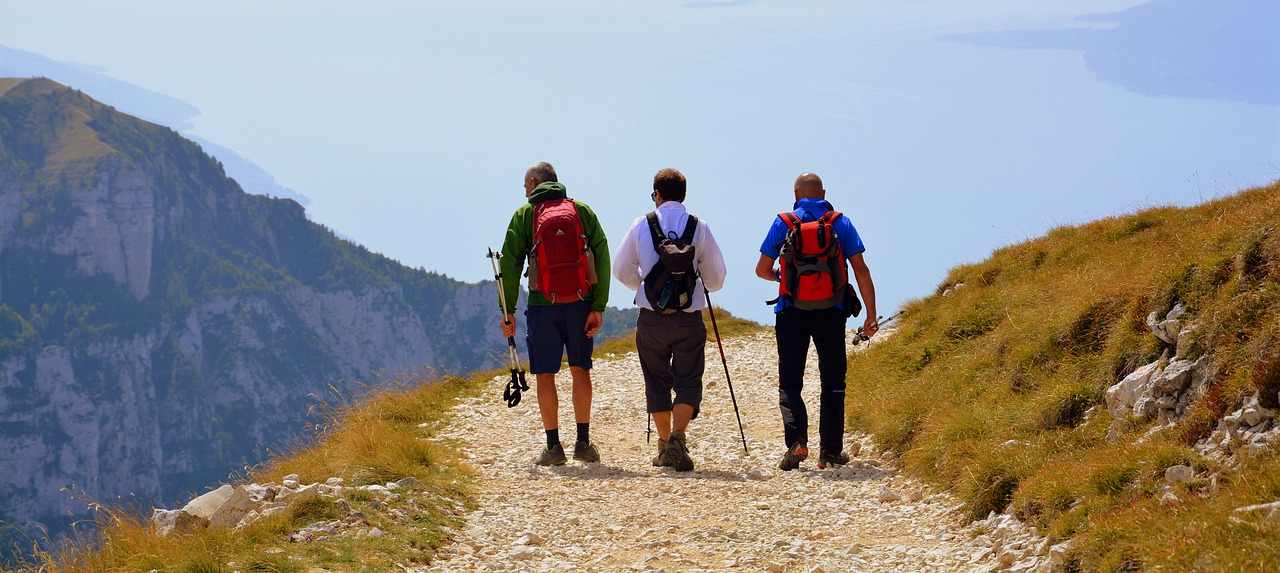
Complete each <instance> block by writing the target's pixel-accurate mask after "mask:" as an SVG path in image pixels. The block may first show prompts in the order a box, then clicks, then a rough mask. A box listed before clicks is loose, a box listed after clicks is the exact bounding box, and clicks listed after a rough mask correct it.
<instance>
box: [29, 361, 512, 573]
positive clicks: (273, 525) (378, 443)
mask: <svg viewBox="0 0 1280 573" xmlns="http://www.w3.org/2000/svg"><path fill="white" fill-rule="evenodd" d="M494 375H495V374H494V373H492V372H488V373H480V374H476V375H474V376H471V377H469V378H459V377H446V378H443V379H438V380H437V379H432V378H431V377H429V376H428V375H427V374H426V373H416V374H399V375H383V376H380V377H379V379H377V380H376V381H375V382H374V383H372V384H371V385H370V392H369V393H368V395H366V396H357V397H353V399H352V400H351V401H349V402H346V404H347V405H345V406H340V407H334V408H333V409H331V411H329V412H327V413H326V415H325V416H324V419H325V422H324V423H323V424H322V425H320V426H319V427H317V428H315V430H316V432H317V436H318V437H316V438H315V439H314V440H313V441H312V442H311V443H307V444H299V445H297V446H296V447H295V448H294V449H293V450H292V451H291V452H290V453H288V454H284V455H280V456H277V457H275V458H274V459H272V460H270V461H268V462H267V463H266V464H264V465H263V466H262V467H261V468H259V469H257V470H255V471H253V472H251V475H250V476H249V480H248V481H252V482H256V483H266V482H272V481H274V482H276V483H279V482H280V481H281V478H283V477H284V476H285V475H288V474H294V473H296V474H298V475H299V477H300V481H301V482H302V483H313V482H321V483H323V482H324V481H325V480H327V479H328V478H330V477H341V478H343V479H344V480H345V485H349V486H350V485H356V486H358V485H364V484H380V483H386V482H388V481H395V480H399V479H402V478H405V477H413V478H416V479H417V480H418V482H419V485H418V486H417V487H415V488H414V489H415V494H414V495H413V496H412V497H414V498H416V499H417V502H416V503H415V504H413V505H409V504H408V501H409V497H408V496H406V498H405V499H403V500H400V501H399V502H393V503H390V504H382V505H379V504H371V503H370V502H372V501H374V499H375V498H374V496H373V495H371V494H366V493H364V492H360V491H348V492H347V493H346V494H345V495H344V497H345V499H347V501H348V502H350V504H351V505H352V507H353V509H355V510H356V511H360V512H363V513H365V514H366V516H367V521H368V523H367V524H366V526H367V527H378V528H379V529H381V530H382V531H384V532H386V533H387V536H386V537H384V538H373V537H353V536H346V535H342V536H333V537H328V538H326V539H324V540H323V541H318V540H317V541H312V542H293V541H291V539H290V535H289V534H290V533H293V532H296V531H298V530H299V529H301V528H303V527H305V526H307V525H309V524H312V523H315V522H317V521H322V520H326V519H334V518H337V517H339V516H340V513H339V510H338V508H337V506H336V502H335V501H334V500H332V499H330V498H323V497H321V498H310V499H305V500H301V501H297V502H292V504H291V505H290V506H289V507H288V508H287V510H286V511H285V512H284V513H282V514H278V515H276V516H273V517H270V518H267V519H264V520H261V521H258V522H256V523H254V524H252V525H250V526H248V527H245V528H242V529H240V530H237V531H228V530H224V529H214V528H208V529H205V530H203V531H200V532H199V533H195V534H192V535H170V536H166V537H161V536H159V535H157V533H156V531H155V530H154V528H153V526H152V524H151V523H150V520H149V519H148V517H149V515H144V514H143V511H142V510H141V509H139V508H129V507H103V508H100V509H99V511H98V512H97V515H98V520H97V523H96V524H94V527H92V528H91V530H92V531H91V534H90V535H86V536H81V537H80V538H78V539H77V540H74V541H71V542H68V543H66V544H64V545H63V546H61V547H59V548H56V549H53V550H48V551H43V552H40V553H38V554H37V555H36V557H35V558H34V559H33V560H32V561H31V562H29V563H28V564H27V565H26V566H25V567H24V568H23V569H22V570H31V571H35V570H39V571H65V572H82V571H83V572H117V571H119V572H125V571H150V570H153V569H156V570H160V571H184V572H186V571H192V572H195V571H209V572H223V571H225V572H230V571H281V572H289V571H297V572H306V571H310V570H312V568H313V567H321V568H323V569H325V570H329V571H390V570H394V569H395V567H396V564H412V563H419V564H423V563H428V562H430V560H431V559H432V556H433V555H434V552H435V550H436V548H438V547H439V546H440V545H441V544H442V543H443V542H444V541H446V540H447V539H448V535H449V534H448V531H449V529H448V528H456V527H457V526H459V525H460V523H461V517H460V514H461V513H460V510H461V509H462V508H463V507H464V506H465V504H466V499H467V496H468V492H469V491H470V487H471V484H472V481H473V474H472V472H471V469H470V468H468V467H466V466H464V465H462V463H461V462H460V461H459V460H458V456H457V455H456V454H455V453H454V452H453V451H451V450H450V449H448V448H446V447H445V446H442V445H440V443H438V442H436V441H434V440H430V438H432V437H433V436H434V435H435V428H437V427H439V425H440V424H442V423H443V422H444V421H445V420H446V418H447V415H448V410H449V408H451V407H452V406H453V404H454V403H455V398H457V397H460V396H468V395H475V394H476V393H477V392H478V391H479V389H480V388H481V387H483V385H484V383H485V382H486V381H487V380H488V379H490V378H492V377H493V376H494ZM448 500H453V501H448ZM392 509H399V510H401V511H403V512H404V513H406V514H408V515H409V516H410V517H409V519H397V518H393V517H392V516H391V514H390V510H392Z"/></svg>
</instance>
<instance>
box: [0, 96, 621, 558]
mask: <svg viewBox="0 0 1280 573" xmlns="http://www.w3.org/2000/svg"><path fill="white" fill-rule="evenodd" d="M494 290H495V289H494V285H493V283H492V282H488V283H482V284H465V283H461V282H459V281H455V280H452V279H449V278H448V277H445V276H443V275H440V274H437V273H433V272H427V271H423V270H415V269H411V268H407V267H405V266H403V265H401V264H399V263H397V262H396V261H394V260H391V259H388V258H387V257H384V256H381V255H378V254H376V253H372V252H370V251H368V250H367V249H365V248H363V247H361V246H359V245H356V244H353V243H351V242H349V241H346V240H343V239H340V238H338V237H337V236H335V235H334V233H333V232H331V231H330V230H328V229H326V228H324V227H322V226H320V225H317V224H315V223H313V222H310V221H308V220H307V218H306V215H305V213H304V210H303V208H302V207H301V206H300V205H298V204H297V203H296V202H294V201H292V200H288V199H274V198H269V197H263V196H257V195H249V194H247V193H245V192H244V191H243V190H242V189H241V187H240V186H239V185H238V184H237V182H236V181H234V180H232V179H230V178H229V177H227V175H226V174H225V172H224V171H223V168H222V165H221V164H219V163H218V162H217V161H215V160H214V159H213V158H211V157H209V156H208V155H206V154H205V153H204V152H203V151H202V150H201V148H200V147H199V146H197V145H196V144H194V143H192V142H191V141H188V140H186V139H184V138H183V137H181V136H180V135H178V134H177V133H175V132H174V131H172V130H170V129H168V128H165V127H162V126H159V125H155V124H152V123H148V122H146V121H142V120H139V119H137V118H134V117H131V116H127V115H124V114H121V113H119V112H117V111H115V110H114V109H112V108H110V107H108V106H106V105H103V104H101V103H99V102H97V101H95V100H93V99H91V98H90V97H88V96H87V95H85V94H83V93H81V92H79V91H76V90H72V89H69V88H67V87H65V86H62V85H60V84H58V83H56V82H53V81H51V80H47V79H0V428H3V430H2V431H0V521H3V522H8V523H10V524H14V525H16V526H17V527H18V528H19V529H20V530H22V531H23V532H25V534H27V535H32V536H38V535H39V529H38V526H46V527H50V528H51V530H53V531H57V530H58V528H59V527H60V525H61V524H64V523H65V521H66V520H67V519H68V516H72V515H78V514H81V513H82V512H83V510H84V507H85V505H84V503H83V501H76V500H73V499H72V498H71V496H70V495H69V494H68V493H67V492H64V491H60V490H61V488H63V487H64V486H70V485H74V486H76V489H78V490H82V491H83V492H84V493H85V494H86V495H87V496H88V497H90V498H93V499H96V500H109V499H112V498H114V497H116V496H124V495H129V494H136V495H138V496H140V497H141V499H142V500H144V501H151V502H155V503H165V502H168V501H172V500H177V499H179V498H181V497H183V496H184V495H185V494H186V493H187V492H191V491H199V490H202V489H203V488H204V487H206V486H209V485H213V484H216V483H217V482H218V481H219V480H222V479H225V478H226V477H227V476H228V474H229V473H231V472H232V471H235V470H238V469H241V468H243V467H244V466H245V465H247V464H254V463H256V462H258V461H260V460H261V459H263V457H264V456H265V455H266V453H267V450H268V449H272V448H279V447H280V444H281V443H282V442H283V441H286V440H287V439H289V438H290V437H292V436H295V435H298V434H300V433H302V432H303V431H304V430H305V428H306V422H307V419H308V409H309V408H312V407H314V406H316V405H317V403H318V402H320V401H321V400H333V399H334V398H335V396H337V395H341V396H350V395H351V394H353V393H356V392H359V391H360V390H362V389H363V388H364V384H365V382H372V381H374V380H372V378H377V375H376V373H378V372H391V373H394V372H400V371H415V370H417V369H419V368H423V367H428V368H433V369H436V370H437V371H449V372H464V371H468V370H471V369H475V368H478V367H492V366H494V365H496V364H497V362H498V358H499V357H505V351H504V350H503V349H504V347H505V340H503V339H501V338H500V337H499V336H498V331H497V328H496V327H495V325H494V322H495V321H496V318H497V311H496V308H495V307H496V293H495V292H494ZM609 314H612V315H613V316H611V317H609V319H610V320H609V328H610V330H609V333H612V334H614V335H616V334H617V333H618V332H621V331H624V330H625V329H626V328H627V326H629V325H628V324H627V319H626V317H625V316H623V314H625V313H606V315H609ZM371 373H375V375H374V376H372V377H371V376H370V374H371ZM495 399H497V398H496V397H495ZM4 535H6V533H4V532H2V531H0V536H4ZM8 535H9V536H10V538H9V539H0V543H3V545H0V547H4V548H8V547H12V545H13V543H12V541H13V540H15V539H17V537H13V536H14V535H15V534H13V532H12V531H9V532H8Z"/></svg>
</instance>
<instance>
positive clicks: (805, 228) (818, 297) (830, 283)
mask: <svg viewBox="0 0 1280 573" xmlns="http://www.w3.org/2000/svg"><path fill="white" fill-rule="evenodd" d="M778 216H779V217H781V218H782V221H783V222H784V223H786V224H787V229H788V231H787V236H786V238H785V239H783V241H782V248H781V249H780V251H779V255H778V260H779V261H780V263H781V264H780V265H779V266H780V268H781V275H782V276H781V279H782V280H781V281H780V282H779V283H778V296H779V297H786V298H787V299H788V300H790V301H791V304H792V306H794V307H796V308H799V309H804V310H815V309H820V308H831V307H833V306H835V305H836V303H837V302H839V301H840V300H841V298H843V297H844V296H845V294H846V293H845V291H846V286H847V285H848V284H849V275H848V273H847V272H846V270H845V261H844V253H843V252H842V251H841V249H840V240H839V239H840V238H839V237H838V236H836V233H835V230H834V229H833V228H832V227H833V225H832V223H834V222H835V220H836V218H838V217H839V216H840V212H839V211H827V212H826V213H824V214H823V215H822V217H820V218H818V219H817V220H816V221H804V222H801V221H800V218H799V217H797V216H796V214H795V213H792V212H787V213H779V214H778Z"/></svg>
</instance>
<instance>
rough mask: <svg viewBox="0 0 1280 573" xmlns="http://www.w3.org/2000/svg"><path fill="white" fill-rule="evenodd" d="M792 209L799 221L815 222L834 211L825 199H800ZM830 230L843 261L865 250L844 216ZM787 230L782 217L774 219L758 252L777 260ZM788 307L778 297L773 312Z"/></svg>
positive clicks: (788, 304) (839, 304) (841, 301)
mask: <svg viewBox="0 0 1280 573" xmlns="http://www.w3.org/2000/svg"><path fill="white" fill-rule="evenodd" d="M793 208H794V209H795V214H796V216H797V217H799V218H800V220H801V221H817V220H818V219H820V218H822V215H823V214H825V213H826V212H827V211H832V210H834V209H833V208H832V207H831V203H828V202H827V201H826V200H825V199H801V200H799V201H796V204H795V205H794V207H793ZM831 228H832V231H833V232H834V233H835V234H836V238H837V239H838V240H839V241H840V250H841V252H842V253H843V254H844V258H845V259H848V258H849V257H852V256H854V255H856V254H858V253H861V252H863V251H866V250H867V247H866V246H864V245H863V244H862V237H860V236H858V230H857V229H855V228H854V227H853V221H850V220H849V218H848V217H846V216H844V214H841V215H840V216H839V217H836V220H835V221H834V222H833V223H832V224H831ZM787 230H788V227H787V223H786V222H785V221H783V220H782V217H774V218H773V225H772V226H771V227H769V234H767V235H765V237H764V242H763V243H761V244H760V252H761V253H762V254H764V255H765V256H766V257H769V258H771V259H777V258H778V255H779V250H780V249H781V248H782V241H783V240H785V239H786V238H787ZM788 306H791V302H790V301H788V300H787V299H786V298H783V297H779V298H778V302H777V304H775V305H774V306H773V312H782V309H784V308H787V307H788ZM836 306H837V307H839V308H841V309H843V308H844V301H843V300H840V301H838V302H837V303H836Z"/></svg>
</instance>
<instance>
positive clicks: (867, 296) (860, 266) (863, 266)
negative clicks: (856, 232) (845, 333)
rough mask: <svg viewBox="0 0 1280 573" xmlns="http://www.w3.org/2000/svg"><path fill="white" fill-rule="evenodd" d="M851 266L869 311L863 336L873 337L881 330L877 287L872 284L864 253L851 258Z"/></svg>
mask: <svg viewBox="0 0 1280 573" xmlns="http://www.w3.org/2000/svg"><path fill="white" fill-rule="evenodd" d="M849 266H851V267H853V279H854V280H855V281H856V282H857V283H858V292H859V293H861V294H862V306H863V308H865V309H866V311H867V316H866V318H865V319H863V321H862V334H864V335H866V336H871V335H873V334H875V333H876V331H877V330H879V327H878V326H877V325H876V285H875V283H873V282H871V269H869V268H867V262H866V261H864V260H862V253H858V254H856V255H854V256H852V257H849Z"/></svg>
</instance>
